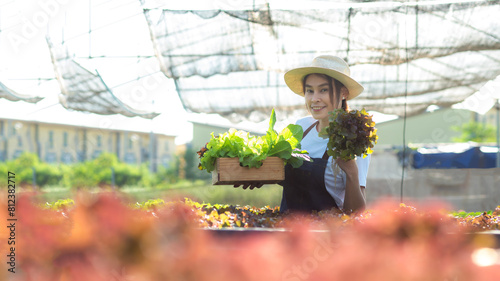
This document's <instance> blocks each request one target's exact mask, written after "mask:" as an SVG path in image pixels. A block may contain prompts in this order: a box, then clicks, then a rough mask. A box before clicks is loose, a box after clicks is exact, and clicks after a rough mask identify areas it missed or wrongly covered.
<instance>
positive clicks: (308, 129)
mask: <svg viewBox="0 0 500 281" xmlns="http://www.w3.org/2000/svg"><path fill="white" fill-rule="evenodd" d="M318 123H319V121H316V122H314V123H313V124H312V125H311V126H309V128H307V129H306V130H305V131H304V134H303V135H302V138H305V137H306V136H307V134H308V133H309V132H310V131H311V130H312V128H314V127H316V125H318ZM328 157H329V155H328V153H327V150H325V153H324V154H323V157H322V159H323V160H328Z"/></svg>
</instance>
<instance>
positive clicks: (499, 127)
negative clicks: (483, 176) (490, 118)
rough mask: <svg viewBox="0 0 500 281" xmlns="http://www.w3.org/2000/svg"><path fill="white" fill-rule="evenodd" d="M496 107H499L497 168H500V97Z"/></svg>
mask: <svg viewBox="0 0 500 281" xmlns="http://www.w3.org/2000/svg"><path fill="white" fill-rule="evenodd" d="M495 108H496V109H497V148H498V151H497V165H496V167H497V168H500V99H498V100H497V103H496V106H495Z"/></svg>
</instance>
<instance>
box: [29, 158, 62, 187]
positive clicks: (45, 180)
mask: <svg viewBox="0 0 500 281" xmlns="http://www.w3.org/2000/svg"><path fill="white" fill-rule="evenodd" d="M35 173H36V184H37V185H38V186H40V187H44V186H46V185H56V184H58V183H59V182H60V181H61V178H62V171H61V169H60V168H59V167H58V166H55V165H50V164H47V163H39V164H37V165H36V166H35Z"/></svg>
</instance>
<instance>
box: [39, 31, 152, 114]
mask: <svg viewBox="0 0 500 281" xmlns="http://www.w3.org/2000/svg"><path fill="white" fill-rule="evenodd" d="M47 43H48V45H49V50H50V54H51V58H52V63H53V65H54V71H55V75H56V78H57V81H58V82H59V86H60V88H61V95H59V101H60V103H61V104H62V106H63V107H64V108H66V109H70V110H75V111H83V112H90V113H96V114H101V115H112V114H121V115H124V116H127V117H135V116H139V117H143V118H146V119H153V118H155V117H156V116H158V115H159V113H154V112H145V111H140V110H136V109H133V108H131V107H130V106H128V105H126V104H125V103H123V102H122V101H120V100H119V99H118V98H117V97H116V96H115V95H114V94H113V92H112V91H111V89H109V88H108V86H107V85H106V83H104V81H103V80H102V78H101V76H100V75H99V73H96V74H95V73H92V72H90V71H89V70H87V69H85V68H84V67H82V66H81V65H80V64H78V63H77V62H76V61H75V60H74V59H72V58H71V57H70V55H69V54H68V51H67V50H65V49H64V46H59V48H54V46H53V44H52V43H51V42H50V39H47Z"/></svg>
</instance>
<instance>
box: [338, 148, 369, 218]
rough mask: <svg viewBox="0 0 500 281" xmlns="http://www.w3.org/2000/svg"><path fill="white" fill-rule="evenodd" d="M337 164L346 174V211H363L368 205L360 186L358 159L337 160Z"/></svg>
mask: <svg viewBox="0 0 500 281" xmlns="http://www.w3.org/2000/svg"><path fill="white" fill-rule="evenodd" d="M336 162H337V165H339V167H340V168H341V169H342V170H343V171H344V173H345V174H346V187H345V197H344V207H343V209H344V211H345V212H347V213H351V212H354V211H361V210H363V209H364V208H365V206H366V201H365V197H364V195H363V193H362V191H361V187H360V186H359V177H358V165H357V164H356V160H347V161H346V160H342V159H340V158H339V159H337V160H336Z"/></svg>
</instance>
